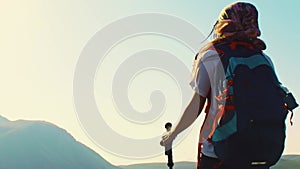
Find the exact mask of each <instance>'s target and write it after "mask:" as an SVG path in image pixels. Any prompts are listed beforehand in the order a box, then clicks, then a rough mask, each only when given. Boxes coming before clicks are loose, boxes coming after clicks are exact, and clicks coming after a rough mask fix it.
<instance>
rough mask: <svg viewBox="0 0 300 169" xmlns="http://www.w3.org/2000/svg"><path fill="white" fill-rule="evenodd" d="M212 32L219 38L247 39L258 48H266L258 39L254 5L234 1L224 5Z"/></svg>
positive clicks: (256, 13) (259, 33)
mask: <svg viewBox="0 0 300 169" xmlns="http://www.w3.org/2000/svg"><path fill="white" fill-rule="evenodd" d="M214 32H215V34H216V35H217V37H218V38H217V39H215V41H218V40H220V39H227V40H229V41H234V40H237V41H249V42H251V43H252V44H253V45H254V46H255V47H256V48H258V49H260V50H264V49H266V45H265V43H264V42H263V41H262V40H260V39H258V37H259V36H260V35H261V32H260V30H259V27H258V11H257V9H256V8H255V6H254V5H252V4H250V3H246V2H235V3H233V4H230V5H228V6H226V7H225V8H224V9H223V10H222V11H221V13H220V15H219V18H218V21H217V23H216V24H215V26H214Z"/></svg>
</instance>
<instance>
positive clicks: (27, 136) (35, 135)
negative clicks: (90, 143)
mask: <svg viewBox="0 0 300 169" xmlns="http://www.w3.org/2000/svg"><path fill="white" fill-rule="evenodd" d="M0 169H119V168H118V167H115V166H113V165H111V164H110V163H108V162H107V161H106V160H104V159H103V158H102V157H101V156H99V155H98V154H97V153H95V152H94V151H93V150H91V149H89V148H88V147H86V146H85V145H83V144H81V143H79V142H77V141H76V140H75V139H74V138H73V137H72V136H71V135H70V134H69V133H67V132H66V131H65V130H63V129H61V128H58V127H57V126H55V125H53V124H50V123H47V122H41V121H24V120H18V121H9V120H7V119H6V118H4V117H2V116H0Z"/></svg>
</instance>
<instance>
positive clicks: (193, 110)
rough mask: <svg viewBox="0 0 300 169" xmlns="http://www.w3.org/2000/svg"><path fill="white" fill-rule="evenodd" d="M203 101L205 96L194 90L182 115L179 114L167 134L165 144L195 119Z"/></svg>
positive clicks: (202, 105)
mask: <svg viewBox="0 0 300 169" xmlns="http://www.w3.org/2000/svg"><path fill="white" fill-rule="evenodd" d="M205 101H206V98H205V97H202V96H200V95H199V94H197V93H196V92H195V93H194V95H193V97H192V100H191V101H190V103H189V104H188V106H187V107H186V109H185V111H184V112H183V115H182V116H181V118H180V120H179V122H178V124H177V126H176V127H175V129H174V131H173V132H172V134H171V135H170V136H169V138H168V140H166V141H165V142H164V143H165V145H166V144H169V143H171V142H172V141H173V140H174V138H175V137H176V136H177V135H178V134H179V133H181V132H182V131H183V130H185V129H186V128H188V127H189V126H190V125H191V124H192V123H193V122H194V121H195V120H196V119H197V117H198V115H199V113H200V112H201V111H202V109H203V107H204V104H205Z"/></svg>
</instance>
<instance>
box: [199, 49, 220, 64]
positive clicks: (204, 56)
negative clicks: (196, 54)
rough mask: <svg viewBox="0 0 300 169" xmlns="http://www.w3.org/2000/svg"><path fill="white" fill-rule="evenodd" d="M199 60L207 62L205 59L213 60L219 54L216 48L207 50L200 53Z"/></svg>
mask: <svg viewBox="0 0 300 169" xmlns="http://www.w3.org/2000/svg"><path fill="white" fill-rule="evenodd" d="M200 56H201V57H200V58H199V59H200V60H201V62H207V61H214V60H219V59H220V58H219V54H218V52H217V51H216V50H207V51H205V52H203V53H202V54H200Z"/></svg>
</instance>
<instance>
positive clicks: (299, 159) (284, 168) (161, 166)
mask: <svg viewBox="0 0 300 169" xmlns="http://www.w3.org/2000/svg"><path fill="white" fill-rule="evenodd" d="M121 167H122V168H123V169H154V168H155V169H167V168H168V167H167V165H166V164H165V163H148V164H134V165H128V166H121ZM187 168H188V169H196V163H195V162H177V163H175V165H174V169H187ZM299 168H300V155H285V156H282V158H281V159H280V161H279V162H278V163H277V164H276V165H275V166H273V167H271V169H299Z"/></svg>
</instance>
